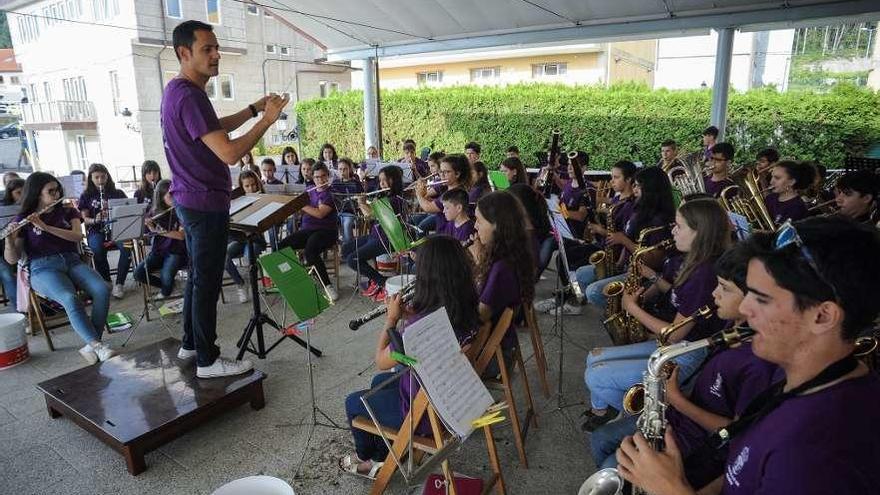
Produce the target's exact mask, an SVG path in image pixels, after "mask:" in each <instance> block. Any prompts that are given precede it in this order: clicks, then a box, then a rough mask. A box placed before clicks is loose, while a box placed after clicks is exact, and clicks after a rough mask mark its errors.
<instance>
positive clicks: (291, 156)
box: [281, 146, 299, 165]
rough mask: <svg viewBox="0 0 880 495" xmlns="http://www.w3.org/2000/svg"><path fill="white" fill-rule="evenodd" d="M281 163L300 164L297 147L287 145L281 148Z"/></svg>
mask: <svg viewBox="0 0 880 495" xmlns="http://www.w3.org/2000/svg"><path fill="white" fill-rule="evenodd" d="M281 164H282V165H299V155H297V154H296V149H294V147H293V146H285V147H284V149H283V150H281Z"/></svg>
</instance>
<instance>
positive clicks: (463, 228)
mask: <svg viewBox="0 0 880 495" xmlns="http://www.w3.org/2000/svg"><path fill="white" fill-rule="evenodd" d="M437 233H438V234H443V235H448V236H450V237H454V238H455V240H457V241H458V242H465V241H467V240H468V239H470V237H471V234H473V233H474V221H473V220H467V221H466V222H464V223H463V224H461V225H455V222H446V225H444V226H443V229H442V230H438V231H437Z"/></svg>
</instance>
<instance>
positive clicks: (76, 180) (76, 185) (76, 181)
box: [58, 174, 86, 199]
mask: <svg viewBox="0 0 880 495" xmlns="http://www.w3.org/2000/svg"><path fill="white" fill-rule="evenodd" d="M58 182H60V183H61V187H63V188H64V197H65V198H74V199H79V197H80V196H82V193H83V192H85V190H86V185H85V184H84V183H83V176H82V175H78V174H77V175H65V176H64V177H58Z"/></svg>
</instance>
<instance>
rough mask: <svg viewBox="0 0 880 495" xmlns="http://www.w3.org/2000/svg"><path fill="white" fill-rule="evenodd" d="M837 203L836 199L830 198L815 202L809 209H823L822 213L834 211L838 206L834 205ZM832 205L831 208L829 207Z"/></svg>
mask: <svg viewBox="0 0 880 495" xmlns="http://www.w3.org/2000/svg"><path fill="white" fill-rule="evenodd" d="M836 203H837V200H836V199H829V200H828V201H825V202H822V203H817V204H814V205H813V206H811V207H809V208H807V211H809V212H814V211H821V212H822V213H834V212H835V211H836V210H837V208H835V207H833V206H834V205H835V204H836ZM829 207H831V208H829Z"/></svg>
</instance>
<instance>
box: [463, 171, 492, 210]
mask: <svg viewBox="0 0 880 495" xmlns="http://www.w3.org/2000/svg"><path fill="white" fill-rule="evenodd" d="M491 189H492V188H491V186H489V169H487V168H486V165H485V164H484V163H483V162H475V163H474V164H473V165H471V188H470V189H469V190H468V202H469V203H470V204H471V205H476V204H477V201H479V200H480V198H482V197H483V195H484V194H486V193H487V192H489V191H490V190H491Z"/></svg>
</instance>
